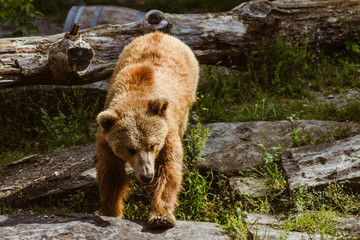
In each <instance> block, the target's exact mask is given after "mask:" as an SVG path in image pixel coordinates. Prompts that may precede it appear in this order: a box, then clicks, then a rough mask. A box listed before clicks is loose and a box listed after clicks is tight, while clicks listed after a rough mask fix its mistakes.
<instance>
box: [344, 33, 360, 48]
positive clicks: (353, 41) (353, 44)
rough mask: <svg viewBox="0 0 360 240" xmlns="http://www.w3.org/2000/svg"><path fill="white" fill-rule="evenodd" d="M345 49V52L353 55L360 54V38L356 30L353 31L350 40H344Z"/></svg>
mask: <svg viewBox="0 0 360 240" xmlns="http://www.w3.org/2000/svg"><path fill="white" fill-rule="evenodd" d="M345 47H346V50H347V51H350V52H352V53H355V54H360V36H359V34H358V31H357V30H356V29H353V32H352V34H351V36H350V38H349V39H348V40H346V42H345Z"/></svg>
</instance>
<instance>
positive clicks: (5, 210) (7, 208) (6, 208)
mask: <svg viewBox="0 0 360 240" xmlns="http://www.w3.org/2000/svg"><path fill="white" fill-rule="evenodd" d="M11 209H12V204H11V202H10V201H4V200H1V201H0V215H7V214H10V213H11Z"/></svg>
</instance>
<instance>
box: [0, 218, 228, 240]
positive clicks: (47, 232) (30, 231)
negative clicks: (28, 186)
mask: <svg viewBox="0 0 360 240" xmlns="http://www.w3.org/2000/svg"><path fill="white" fill-rule="evenodd" d="M155 238H156V239H174V240H175V239H179V240H187V239H190V240H193V239H199V240H207V239H214V240H228V239H230V237H228V236H227V235H226V234H225V232H224V230H222V229H220V228H219V227H217V225H216V224H214V223H204V222H183V221H178V222H177V226H176V227H174V228H171V229H167V230H165V229H158V230H152V229H149V228H148V227H147V225H146V223H144V222H140V221H132V220H126V219H117V218H112V217H102V216H101V217H100V216H94V215H81V214H71V215H61V216H60V215H9V216H0V239H4V240H5V239H6V240H12V239H14V240H18V239H24V240H25V239H102V240H106V239H111V240H112V239H121V240H127V239H129V240H140V239H141V240H147V239H148V240H153V239H155Z"/></svg>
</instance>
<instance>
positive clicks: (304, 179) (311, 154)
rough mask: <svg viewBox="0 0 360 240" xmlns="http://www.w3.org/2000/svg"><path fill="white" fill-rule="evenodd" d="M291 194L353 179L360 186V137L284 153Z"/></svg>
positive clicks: (289, 150)
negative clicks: (301, 187) (302, 188)
mask: <svg viewBox="0 0 360 240" xmlns="http://www.w3.org/2000/svg"><path fill="white" fill-rule="evenodd" d="M281 156H282V159H283V167H284V169H285V172H286V175H287V176H288V182H289V188H290V190H291V191H293V190H294V189H296V188H298V187H300V186H311V187H316V186H321V185H326V184H330V183H332V182H336V181H337V182H338V181H342V180H349V181H351V182H352V183H354V184H356V183H357V185H358V187H360V181H359V180H360V135H355V136H353V137H351V138H346V139H342V140H337V141H332V142H327V143H322V144H318V145H308V146H304V147H299V148H293V149H288V150H286V151H284V152H283V153H282V155H281Z"/></svg>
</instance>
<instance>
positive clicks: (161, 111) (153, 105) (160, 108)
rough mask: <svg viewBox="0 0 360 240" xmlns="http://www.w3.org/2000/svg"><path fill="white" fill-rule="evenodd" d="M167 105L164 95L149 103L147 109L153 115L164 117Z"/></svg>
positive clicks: (167, 99)
mask: <svg viewBox="0 0 360 240" xmlns="http://www.w3.org/2000/svg"><path fill="white" fill-rule="evenodd" d="M168 105H169V97H168V96H166V95H161V96H160V97H158V98H157V99H155V100H152V101H150V102H149V109H150V111H151V113H153V114H156V115H160V116H164V115H165V111H166V109H167V107H168Z"/></svg>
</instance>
